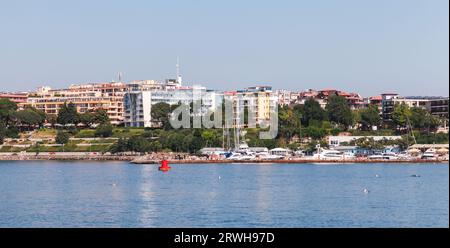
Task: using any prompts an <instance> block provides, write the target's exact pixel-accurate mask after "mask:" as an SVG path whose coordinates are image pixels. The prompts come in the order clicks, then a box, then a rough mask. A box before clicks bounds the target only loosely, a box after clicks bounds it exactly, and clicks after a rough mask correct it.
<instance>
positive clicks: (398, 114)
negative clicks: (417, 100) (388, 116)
mask: <svg viewBox="0 0 450 248" xmlns="http://www.w3.org/2000/svg"><path fill="white" fill-rule="evenodd" d="M411 114H412V113H411V109H410V108H409V107H408V105H406V104H405V103H401V104H398V103H397V104H396V105H395V106H394V110H393V111H392V122H393V123H394V124H395V125H396V126H397V129H398V128H405V127H407V125H408V120H409V118H411Z"/></svg>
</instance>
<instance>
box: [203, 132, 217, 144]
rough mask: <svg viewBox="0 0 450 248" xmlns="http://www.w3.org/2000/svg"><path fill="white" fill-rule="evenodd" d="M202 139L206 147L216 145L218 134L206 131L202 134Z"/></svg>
mask: <svg viewBox="0 0 450 248" xmlns="http://www.w3.org/2000/svg"><path fill="white" fill-rule="evenodd" d="M202 139H203V140H204V142H205V146H211V145H214V143H215V140H216V134H215V133H214V132H213V131H210V130H205V131H203V132H202Z"/></svg>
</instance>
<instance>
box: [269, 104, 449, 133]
mask: <svg viewBox="0 0 450 248" xmlns="http://www.w3.org/2000/svg"><path fill="white" fill-rule="evenodd" d="M278 114H279V115H278V117H279V129H280V136H281V137H283V138H291V137H292V136H293V135H295V134H297V135H300V136H307V137H311V138H314V139H318V138H321V137H323V136H325V135H327V134H333V133H338V132H340V131H346V130H349V129H359V130H362V131H370V130H371V129H372V127H373V126H377V127H380V126H382V127H385V128H389V129H391V130H393V131H394V132H397V133H399V134H404V133H405V132H406V130H407V127H408V126H411V127H412V128H414V129H418V130H420V131H421V132H426V133H430V132H432V131H434V130H436V129H437V128H438V127H439V125H441V122H442V120H441V119H439V118H438V117H435V116H433V115H431V114H430V113H429V112H427V111H426V110H425V109H423V108H420V107H412V108H410V107H408V106H407V105H406V104H399V105H396V106H394V110H393V112H392V120H389V121H386V122H383V119H382V117H381V115H380V111H379V109H378V106H376V105H369V106H368V107H367V108H364V109H361V110H356V111H352V110H351V108H350V106H349V104H348V102H347V100H346V99H345V98H344V97H342V96H331V97H329V99H328V104H327V106H326V107H325V109H323V108H322V107H321V106H320V104H319V103H318V102H317V101H315V100H314V99H307V100H306V101H305V103H304V104H303V105H295V106H283V107H280V108H279V113H278Z"/></svg>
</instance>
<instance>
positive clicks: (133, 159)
mask: <svg viewBox="0 0 450 248" xmlns="http://www.w3.org/2000/svg"><path fill="white" fill-rule="evenodd" d="M163 159H166V160H168V162H169V163H170V164H230V163H240V164H305V163H341V164H349V163H396V164H398V163H447V164H448V161H443V160H426V159H413V160H401V159H396V160H370V159H352V160H317V159H310V158H289V159H280V160H225V159H207V158H205V157H196V156H187V157H186V156H182V157H177V158H174V157H173V156H167V155H166V156H165V155H162V154H161V155H160V156H155V157H151V158H148V157H147V156H138V155H100V154H98V155H87V154H52V155H49V154H45V155H28V154H27V155H1V154H0V161H39V160H41V161H53V160H55V161H126V162H130V163H132V164H160V163H161V161H162V160H163Z"/></svg>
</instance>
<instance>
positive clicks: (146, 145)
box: [110, 129, 222, 153]
mask: <svg viewBox="0 0 450 248" xmlns="http://www.w3.org/2000/svg"><path fill="white" fill-rule="evenodd" d="M205 146H214V147H217V146H222V135H221V131H220V130H202V129H182V130H164V129H150V130H146V131H145V132H144V134H143V135H140V136H133V137H131V138H128V139H123V138H121V139H119V140H118V141H117V142H116V143H115V144H114V145H113V146H111V148H110V152H111V153H123V152H139V153H146V152H158V151H161V150H170V151H174V152H187V153H195V152H197V151H198V150H200V149H201V148H203V147H205Z"/></svg>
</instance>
